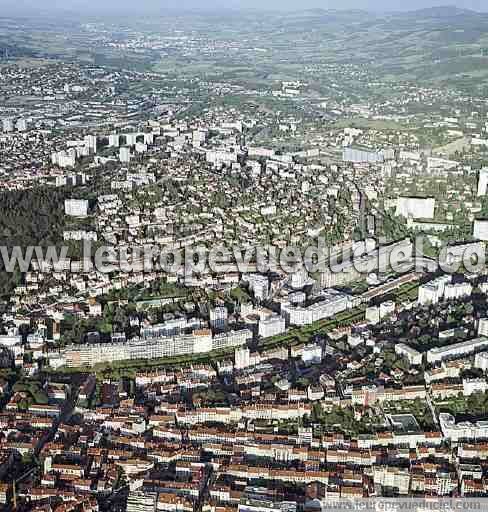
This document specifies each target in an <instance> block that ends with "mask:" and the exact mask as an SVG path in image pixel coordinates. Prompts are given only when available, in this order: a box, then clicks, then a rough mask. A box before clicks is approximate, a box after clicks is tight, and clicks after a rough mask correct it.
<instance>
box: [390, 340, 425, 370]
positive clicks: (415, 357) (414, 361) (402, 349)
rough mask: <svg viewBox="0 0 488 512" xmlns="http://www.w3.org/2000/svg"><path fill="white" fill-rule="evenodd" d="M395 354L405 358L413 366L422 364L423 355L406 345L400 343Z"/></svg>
mask: <svg viewBox="0 0 488 512" xmlns="http://www.w3.org/2000/svg"><path fill="white" fill-rule="evenodd" d="M395 353H396V354H398V355H399V356H401V357H405V358H406V359H407V361H408V362H409V363H410V364H411V365H413V366H418V365H421V364H422V354H421V353H420V352H418V351H417V350H415V349H414V348H412V347H409V346H408V345H405V344H404V343H398V344H397V345H395Z"/></svg>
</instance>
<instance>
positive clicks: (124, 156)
mask: <svg viewBox="0 0 488 512" xmlns="http://www.w3.org/2000/svg"><path fill="white" fill-rule="evenodd" d="M119 160H120V161H121V162H123V163H129V162H130V148H128V147H122V148H120V150H119Z"/></svg>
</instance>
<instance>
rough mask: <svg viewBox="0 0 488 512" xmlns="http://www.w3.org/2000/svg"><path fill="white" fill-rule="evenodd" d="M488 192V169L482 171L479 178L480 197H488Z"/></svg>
mask: <svg viewBox="0 0 488 512" xmlns="http://www.w3.org/2000/svg"><path fill="white" fill-rule="evenodd" d="M487 191H488V167H483V169H481V170H480V174H479V177H478V197H482V196H486V193H487Z"/></svg>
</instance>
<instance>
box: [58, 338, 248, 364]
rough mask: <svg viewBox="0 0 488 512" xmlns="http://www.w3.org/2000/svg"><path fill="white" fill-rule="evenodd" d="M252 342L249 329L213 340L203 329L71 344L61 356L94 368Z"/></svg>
mask: <svg viewBox="0 0 488 512" xmlns="http://www.w3.org/2000/svg"><path fill="white" fill-rule="evenodd" d="M251 339H252V332H251V331H249V330H248V329H243V330H241V331H230V332H228V333H225V334H220V335H217V336H214V337H213V338H212V334H211V332H210V331H208V330H201V331H195V332H194V333H193V334H190V335H182V336H166V337H162V338H153V339H135V340H131V341H129V342H126V343H104V344H93V345H79V346H77V345H71V346H69V347H66V349H64V350H63V353H62V356H63V357H64V359H65V361H66V365H67V366H68V367H80V366H93V365H95V364H98V363H109V362H111V361H125V360H134V359H159V358H166V357H175V356H184V355H192V354H203V353H207V352H211V351H212V350H222V349H225V348H232V347H237V346H240V345H244V344H246V343H247V342H248V341H249V340H251Z"/></svg>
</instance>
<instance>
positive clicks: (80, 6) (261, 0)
mask: <svg viewBox="0 0 488 512" xmlns="http://www.w3.org/2000/svg"><path fill="white" fill-rule="evenodd" d="M0 3H1V4H3V8H0V16H1V14H2V9H6V8H7V7H8V8H10V9H11V8H19V7H23V8H29V9H36V10H40V9H43V8H44V9H49V10H51V9H53V8H56V9H63V10H67V9H69V10H72V9H74V10H77V11H82V12H83V11H84V12H87V13H88V12H89V11H95V10H96V11H100V10H104V11H106V10H110V11H112V12H114V13H117V11H119V12H120V11H122V10H124V11H125V10H127V9H130V10H139V11H141V12H142V11H143V10H148V9H150V10H155V9H164V8H171V9H174V8H177V9H193V8H198V9H206V8H207V9H214V8H220V7H226V8H232V9H235V8H237V9H238V8H252V9H256V8H257V9H292V10H299V9H304V8H309V7H321V8H324V9H367V10H412V9H421V8H424V7H433V6H438V5H446V4H449V5H456V6H457V7H463V8H467V9H474V10H477V11H488V2H487V0H446V1H445V2H444V3H443V2H442V0H437V1H435V0H434V1H433V0H0ZM10 9H9V10H10Z"/></svg>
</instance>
